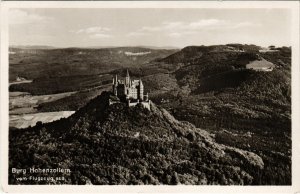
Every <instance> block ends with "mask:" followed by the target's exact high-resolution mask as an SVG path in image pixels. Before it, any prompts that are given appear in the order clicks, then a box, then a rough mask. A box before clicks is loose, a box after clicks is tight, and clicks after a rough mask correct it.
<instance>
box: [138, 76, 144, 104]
mask: <svg viewBox="0 0 300 194" xmlns="http://www.w3.org/2000/svg"><path fill="white" fill-rule="evenodd" d="M138 98H139V99H140V100H141V101H143V100H144V85H143V82H142V80H141V79H140V91H139V94H138Z"/></svg>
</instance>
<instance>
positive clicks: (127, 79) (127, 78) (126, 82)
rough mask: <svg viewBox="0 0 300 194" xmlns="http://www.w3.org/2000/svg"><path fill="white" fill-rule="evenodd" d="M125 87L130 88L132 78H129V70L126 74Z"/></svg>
mask: <svg viewBox="0 0 300 194" xmlns="http://www.w3.org/2000/svg"><path fill="white" fill-rule="evenodd" d="M125 85H126V86H130V85H131V84H130V76H129V72H128V69H127V72H126V77H125Z"/></svg>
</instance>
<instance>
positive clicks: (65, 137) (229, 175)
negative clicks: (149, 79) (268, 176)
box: [9, 92, 264, 185]
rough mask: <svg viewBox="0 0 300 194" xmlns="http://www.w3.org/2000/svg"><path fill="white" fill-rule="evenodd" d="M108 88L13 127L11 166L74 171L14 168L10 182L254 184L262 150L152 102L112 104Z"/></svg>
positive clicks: (260, 164)
mask: <svg viewBox="0 0 300 194" xmlns="http://www.w3.org/2000/svg"><path fill="white" fill-rule="evenodd" d="M109 96H110V94H109V93H106V92H104V93H102V94H101V95H100V96H98V97H97V98H95V99H94V100H92V101H91V102H90V103H88V104H87V105H86V106H85V107H83V108H81V109H80V110H78V111H77V112H76V113H75V114H74V115H72V116H71V117H70V118H68V119H62V120H60V121H57V122H53V123H50V124H44V125H43V124H39V125H38V126H36V127H33V128H28V129H25V130H13V131H11V132H10V144H9V145H10V146H9V148H10V151H9V161H10V164H9V165H10V167H14V168H30V167H33V166H34V167H35V168H69V169H71V173H70V174H63V175H62V176H64V177H65V178H66V179H65V180H64V181H56V180H55V181H40V182H35V181H29V180H27V181H17V180H16V177H18V175H16V174H11V173H10V174H9V183H10V184H224V185H227V184H245V185H248V184H257V180H259V174H260V172H261V171H262V170H263V168H264V162H263V160H262V159H261V158H260V157H259V156H258V155H256V154H254V153H252V152H248V151H244V150H241V149H237V148H234V147H230V146H224V145H221V144H218V143H216V142H215V140H214V137H213V136H212V135H211V134H209V133H207V132H206V131H204V130H201V129H199V128H196V127H195V126H194V125H192V124H190V123H187V122H179V121H177V120H176V119H175V118H174V117H173V116H171V115H170V114H169V113H168V112H167V111H166V110H164V109H162V108H159V107H157V106H156V105H154V104H152V110H151V111H148V110H147V109H144V108H142V107H133V108H128V107H126V105H125V104H114V105H111V106H108V105H107V103H106V101H107V99H108V98H109ZM38 175H39V174H37V176H38ZM40 175H43V176H45V174H40ZM28 176H29V175H28ZM60 176H61V174H60Z"/></svg>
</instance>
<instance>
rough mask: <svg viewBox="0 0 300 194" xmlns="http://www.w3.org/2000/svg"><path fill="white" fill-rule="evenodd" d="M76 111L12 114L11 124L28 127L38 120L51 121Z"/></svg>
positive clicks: (16, 126)
mask: <svg viewBox="0 0 300 194" xmlns="http://www.w3.org/2000/svg"><path fill="white" fill-rule="evenodd" d="M74 112H75V111H60V112H47V113H34V114H24V115H10V121H9V126H10V127H15V128H27V127H30V126H32V127H33V126H35V125H36V123H37V122H39V121H40V122H42V123H49V122H52V121H56V120H59V119H61V118H67V117H69V116H70V115H72V114H73V113H74Z"/></svg>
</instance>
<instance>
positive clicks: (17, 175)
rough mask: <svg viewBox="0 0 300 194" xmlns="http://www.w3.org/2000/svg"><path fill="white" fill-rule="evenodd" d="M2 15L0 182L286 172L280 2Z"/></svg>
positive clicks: (286, 55) (240, 179)
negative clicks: (1, 152)
mask: <svg viewBox="0 0 300 194" xmlns="http://www.w3.org/2000/svg"><path fill="white" fill-rule="evenodd" d="M224 4H225V3H224ZM128 5H129V4H128ZM170 5H171V4H170ZM295 5H299V2H298V4H297V3H296V4H295ZM298 8H299V7H298ZM298 11H299V9H298ZM6 16H7V55H8V56H7V62H8V64H6V65H7V76H6V77H7V79H8V80H7V81H8V83H7V85H6V86H7V88H1V90H7V91H8V94H7V96H8V102H7V105H6V106H7V107H8V110H7V114H8V116H7V118H8V121H7V123H8V129H5V128H1V130H2V131H7V138H8V140H7V143H8V145H7V154H8V156H7V168H6V169H4V170H5V171H6V172H7V177H6V179H7V183H8V185H135V186H137V185H139V186H141V185H161V186H164V185H165V186H166V185H182V186H183V185H187V186H188V185H194V186H201V185H206V186H207V185H211V186H213V185H215V186H216V185H218V186H222V185H223V186H225V185H239V186H292V185H293V184H295V181H294V182H293V181H292V180H293V176H292V175H293V170H294V169H292V163H293V162H292V161H293V157H295V155H293V154H292V153H293V149H292V148H293V147H292V145H293V144H292V143H297V142H296V141H297V140H296V141H292V138H293V134H294V133H293V131H294V130H296V129H294V128H293V127H292V118H293V117H292V116H294V115H293V114H294V112H293V114H292V108H293V107H292V93H293V94H295V93H296V92H297V91H293V90H292V89H293V87H292V69H293V68H292V67H293V66H292V64H293V65H296V66H298V67H299V63H297V64H294V61H293V57H292V54H293V55H294V54H295V50H294V48H295V47H293V46H292V45H294V43H293V40H294V39H293V33H292V31H293V17H294V16H295V15H294V13H293V9H292V8H291V6H290V7H278V6H277V7H276V6H275V7H274V8H273V7H262V8H251V7H250V8H247V7H242V8H238V7H225V8H222V7H212V8H207V7H203V8H202V7H201V6H195V7H184V6H182V7H172V6H169V7H157V6H156V7H149V8H148V7H142V8H141V7H136V8H135V7H134V6H132V7H128V6H127V7H124V8H122V7H116V8H114V7H97V6H95V7H83V8H81V7H63V6H62V7H57V6H56V7H29V6H27V7H10V8H9V9H7V15H6ZM294 25H299V24H294ZM298 36H299V34H298ZM297 44H299V42H298V43H297ZM297 44H296V45H297ZM297 49H298V48H297ZM298 51H299V50H298ZM298 54H299V53H298ZM297 61H298V62H299V60H298V59H297ZM2 65H3V64H1V66H2ZM298 67H297V68H298ZM2 73H3V72H1V75H2ZM1 79H2V78H1ZM293 79H294V77H293ZM1 81H2V80H1ZM1 100H3V99H1ZM1 105H2V102H1ZM298 140H299V139H298ZM298 143H299V141H298ZM298 146H299V144H298ZM297 154H299V153H297ZM298 156H299V155H298ZM175 188H176V187H175Z"/></svg>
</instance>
